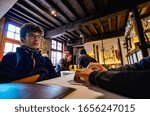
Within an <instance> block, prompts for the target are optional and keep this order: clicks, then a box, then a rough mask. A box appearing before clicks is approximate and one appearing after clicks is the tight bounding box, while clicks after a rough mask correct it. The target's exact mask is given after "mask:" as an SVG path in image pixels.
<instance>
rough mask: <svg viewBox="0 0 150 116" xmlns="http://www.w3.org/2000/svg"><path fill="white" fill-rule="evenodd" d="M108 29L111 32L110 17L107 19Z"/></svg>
mask: <svg viewBox="0 0 150 116" xmlns="http://www.w3.org/2000/svg"><path fill="white" fill-rule="evenodd" d="M108 25H109V31H110V32H111V19H110V18H109V19H108Z"/></svg>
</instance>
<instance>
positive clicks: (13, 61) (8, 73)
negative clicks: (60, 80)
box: [0, 46, 58, 83]
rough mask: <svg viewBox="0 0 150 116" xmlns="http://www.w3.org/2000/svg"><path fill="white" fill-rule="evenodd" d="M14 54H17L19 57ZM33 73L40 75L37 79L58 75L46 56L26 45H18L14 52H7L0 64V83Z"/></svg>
mask: <svg viewBox="0 0 150 116" xmlns="http://www.w3.org/2000/svg"><path fill="white" fill-rule="evenodd" d="M16 54H19V57H20V58H19V59H18V58H17V55H16ZM17 60H19V61H17ZM35 74H40V75H41V76H40V78H39V79H38V81H41V80H45V79H50V78H54V77H57V76H58V75H57V74H56V72H55V70H54V68H53V65H52V63H51V61H50V59H49V58H48V57H43V56H42V55H41V52H40V51H39V50H34V49H32V48H28V47H26V46H22V47H18V48H17V49H16V52H10V53H7V54H6V55H5V56H4V57H3V59H2V62H1V64H0V83H6V82H11V81H14V80H18V79H22V78H24V77H28V76H32V75H35Z"/></svg>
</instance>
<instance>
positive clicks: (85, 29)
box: [80, 26, 92, 36]
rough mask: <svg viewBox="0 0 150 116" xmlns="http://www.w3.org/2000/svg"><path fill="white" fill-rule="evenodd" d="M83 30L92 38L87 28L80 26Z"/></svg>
mask: <svg viewBox="0 0 150 116" xmlns="http://www.w3.org/2000/svg"><path fill="white" fill-rule="evenodd" d="M80 28H81V30H82V31H83V32H84V33H86V35H88V36H91V35H92V34H91V32H90V31H89V30H88V29H87V28H86V27H85V26H80Z"/></svg>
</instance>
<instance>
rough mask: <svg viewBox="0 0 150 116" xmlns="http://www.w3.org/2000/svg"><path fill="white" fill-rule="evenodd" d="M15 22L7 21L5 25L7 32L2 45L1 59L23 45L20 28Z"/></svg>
mask: <svg viewBox="0 0 150 116" xmlns="http://www.w3.org/2000/svg"><path fill="white" fill-rule="evenodd" d="M13 24H15V23H13ZM13 24H12V22H7V23H6V25H5V32H4V36H3V38H2V45H0V60H1V59H2V57H3V56H4V55H5V54H6V53H8V52H15V51H16V48H17V47H19V46H20V45H21V42H20V28H19V27H18V26H15V25H13Z"/></svg>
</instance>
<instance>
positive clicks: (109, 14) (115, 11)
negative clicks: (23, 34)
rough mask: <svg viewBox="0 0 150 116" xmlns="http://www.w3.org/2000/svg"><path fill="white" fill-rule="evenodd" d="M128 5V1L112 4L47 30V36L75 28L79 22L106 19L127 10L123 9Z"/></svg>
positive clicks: (128, 6) (129, 5)
mask: <svg viewBox="0 0 150 116" xmlns="http://www.w3.org/2000/svg"><path fill="white" fill-rule="evenodd" d="M130 7H131V4H129V3H128V4H127V5H125V4H119V5H117V6H116V7H115V6H112V7H110V8H109V9H106V10H103V11H101V12H98V13H95V14H92V15H90V16H87V17H85V18H81V19H79V20H76V21H74V22H72V23H69V24H66V25H63V26H61V27H59V28H56V29H53V30H51V31H49V32H47V36H51V37H53V36H55V35H59V34H61V33H63V32H64V31H66V30H68V31H71V30H73V29H75V28H78V27H79V26H80V25H81V24H83V23H87V22H89V21H92V20H94V19H98V18H100V20H104V19H108V18H110V17H113V16H116V15H119V14H122V13H125V12H127V11H128V10H125V9H127V8H128V9H129V8H130Z"/></svg>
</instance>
